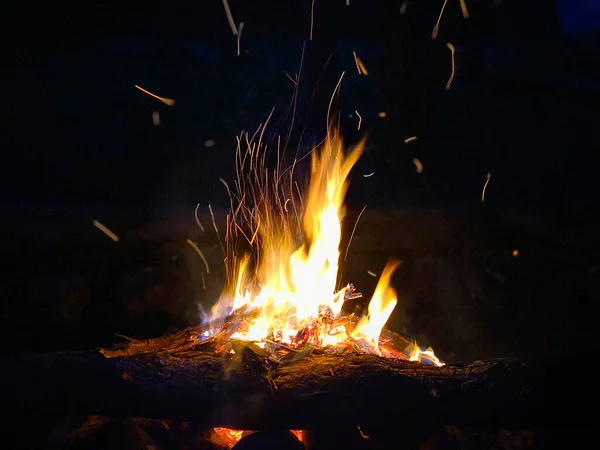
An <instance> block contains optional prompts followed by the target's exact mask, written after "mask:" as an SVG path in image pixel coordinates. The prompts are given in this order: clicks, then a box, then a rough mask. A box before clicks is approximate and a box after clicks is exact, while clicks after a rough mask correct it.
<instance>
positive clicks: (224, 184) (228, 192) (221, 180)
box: [219, 177, 231, 198]
mask: <svg viewBox="0 0 600 450" xmlns="http://www.w3.org/2000/svg"><path fill="white" fill-rule="evenodd" d="M219 181H220V182H221V183H223V186H225V189H227V195H229V198H231V191H230V190H229V185H228V184H227V181H225V180H224V179H223V178H221V177H219Z"/></svg>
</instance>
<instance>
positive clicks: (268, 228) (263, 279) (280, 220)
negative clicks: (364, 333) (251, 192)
mask: <svg viewBox="0 0 600 450" xmlns="http://www.w3.org/2000/svg"><path fill="white" fill-rule="evenodd" d="M363 148H364V142H361V143H360V144H359V145H357V146H356V147H355V148H354V149H353V150H352V151H351V152H350V153H349V154H348V155H344V152H343V146H342V141H341V138H340V137H339V135H338V134H337V133H332V134H331V136H330V138H329V139H328V140H327V141H326V142H325V144H324V145H323V147H322V148H321V149H320V151H313V153H312V155H311V173H310V184H309V188H308V192H307V193H306V194H305V195H304V196H303V200H304V210H303V215H302V221H301V223H302V228H301V229H299V226H298V220H296V219H295V218H294V217H292V216H290V215H286V214H281V211H280V209H279V208H275V207H274V205H273V204H264V207H262V208H260V223H259V224H258V226H257V235H258V242H260V247H259V251H258V257H257V258H256V259H257V260H258V264H256V265H255V267H254V268H253V270H252V271H250V270H249V269H250V267H249V266H250V258H249V257H247V256H246V257H245V258H243V259H242V260H241V262H240V263H239V264H238V266H237V271H236V272H237V282H236V287H235V294H234V297H233V309H234V310H235V309H239V308H241V307H243V306H246V307H247V308H261V314H260V316H259V317H258V318H257V319H256V320H254V321H253V323H252V324H251V325H250V327H249V329H248V330H246V331H243V332H242V331H240V332H237V333H235V334H234V335H232V337H233V338H238V339H246V340H254V341H259V340H261V339H265V338H267V337H268V336H270V335H274V336H277V338H278V340H280V341H281V342H286V343H289V342H291V340H292V339H293V338H294V337H295V336H296V334H297V333H298V331H299V330H300V329H301V328H302V327H306V326H307V325H309V322H310V321H311V320H314V319H316V318H317V317H319V314H320V313H322V312H323V311H324V310H327V312H328V313H329V314H331V315H333V316H334V317H336V316H338V315H339V313H340V312H341V308H342V305H343V300H344V293H345V289H342V290H339V291H336V283H337V275H338V263H339V258H340V249H339V248H340V241H341V233H342V227H341V221H342V218H343V216H344V212H345V211H344V207H343V202H344V198H345V194H346V190H347V188H348V183H347V178H348V175H349V173H350V169H351V168H352V166H353V165H354V164H355V163H356V161H357V160H358V158H359V156H360V154H361V153H362V151H363ZM263 194H264V193H263ZM265 198H266V197H265ZM286 202H287V200H286ZM271 203H274V202H271ZM250 272H252V277H250V276H249V274H250ZM217 306H218V305H217ZM330 332H331V330H330ZM339 334H340V335H341V336H343V338H347V335H346V334H345V332H344V333H342V330H340V333H339ZM320 341H321V342H320V343H323V344H324V343H325V341H326V342H327V343H335V342H332V338H331V336H330V335H322V336H320ZM333 341H334V339H333Z"/></svg>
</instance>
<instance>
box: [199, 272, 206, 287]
mask: <svg viewBox="0 0 600 450" xmlns="http://www.w3.org/2000/svg"><path fill="white" fill-rule="evenodd" d="M200 278H201V279H202V289H204V290H206V282H205V281H204V272H200Z"/></svg>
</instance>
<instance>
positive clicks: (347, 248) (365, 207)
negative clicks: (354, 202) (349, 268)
mask: <svg viewBox="0 0 600 450" xmlns="http://www.w3.org/2000/svg"><path fill="white" fill-rule="evenodd" d="M365 209H367V205H365V206H364V207H363V209H361V210H360V214H358V218H357V219H356V222H354V228H352V234H350V240H349V241H348V246H347V247H346V253H344V261H346V257H347V256H348V250H349V249H350V244H352V238H353V237H354V232H355V231H356V227H357V226H358V221H359V220H360V216H362V213H364V212H365Z"/></svg>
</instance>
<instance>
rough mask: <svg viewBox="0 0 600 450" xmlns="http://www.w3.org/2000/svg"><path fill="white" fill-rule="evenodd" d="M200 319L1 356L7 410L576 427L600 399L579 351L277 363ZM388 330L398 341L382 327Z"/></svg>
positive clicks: (234, 423) (280, 421)
mask: <svg viewBox="0 0 600 450" xmlns="http://www.w3.org/2000/svg"><path fill="white" fill-rule="evenodd" d="M202 333H203V329H202V328H188V329H186V330H183V331H182V332H180V333H177V334H175V335H172V336H168V337H161V338H157V339H150V340H144V341H136V340H130V342H128V343H126V344H123V345H119V346H116V347H114V348H111V349H103V350H101V351H100V352H99V351H90V352H55V353H46V354H36V355H29V356H23V357H19V358H14V359H5V360H3V361H2V367H1V370H2V373H3V378H4V383H3V384H2V386H3V387H4V392H3V393H2V398H3V401H2V409H3V412H4V413H5V414H6V413H9V414H29V413H36V414H45V413H48V414H54V413H55V412H56V411H69V412H70V413H71V414H80V415H82V416H88V415H106V416H111V417H144V418H155V419H166V420H180V421H193V422H195V423H202V424H204V425H206V426H207V427H208V426H222V427H228V428H235V429H245V430H255V429H285V430H289V429H305V430H308V429H314V428H318V427H319V426H322V424H328V426H348V425H349V424H352V425H361V426H364V427H367V428H368V427H369V425H373V424H380V423H390V422H394V423H418V422H419V421H428V422H432V423H439V424H444V425H457V426H461V425H466V426H486V427H487V426H494V427H504V428H513V429H525V428H526V429H531V428H534V427H537V426H549V425H571V424H574V423H576V424H581V423H584V422H586V421H587V418H588V415H587V410H593V407H594V404H595V402H596V401H597V400H598V395H597V394H598V392H597V389H596V388H595V385H594V384H591V383H590V384H589V385H588V384H585V383H582V382H579V376H580V375H581V374H584V373H585V371H586V368H587V367H589V363H588V362H587V361H586V360H582V359H579V360H574V361H559V360H556V361H553V362H550V363H542V362H538V363H524V362H520V361H512V360H493V361H478V362H474V363H472V364H469V365H464V366H453V365H448V366H443V367H435V366H427V365H422V364H420V363H416V362H410V361H404V360H399V359H390V358H383V357H380V356H376V355H372V354H360V353H356V352H354V351H343V352H341V353H338V354H336V353H335V352H330V351H325V350H322V349H314V351H312V353H310V354H305V355H302V357H297V358H293V359H291V360H290V359H288V360H284V361H282V362H279V363H276V362H274V361H272V360H271V359H269V358H266V357H265V356H264V355H262V354H261V353H260V351H257V350H256V348H253V347H252V346H251V345H245V344H239V343H238V344H237V347H235V345H236V344H235V343H234V344H233V345H234V348H235V353H234V354H232V353H231V352H230V351H228V352H225V353H224V352H223V349H222V348H217V346H218V345H220V342H219V341H218V340H214V339H207V340H204V341H200V340H199V339H198V336H200V335H201V334H202ZM387 336H388V338H389V339H393V338H395V339H398V340H400V341H401V342H404V341H402V338H401V337H398V336H396V337H394V336H393V335H392V334H390V333H388V334H387Z"/></svg>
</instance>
